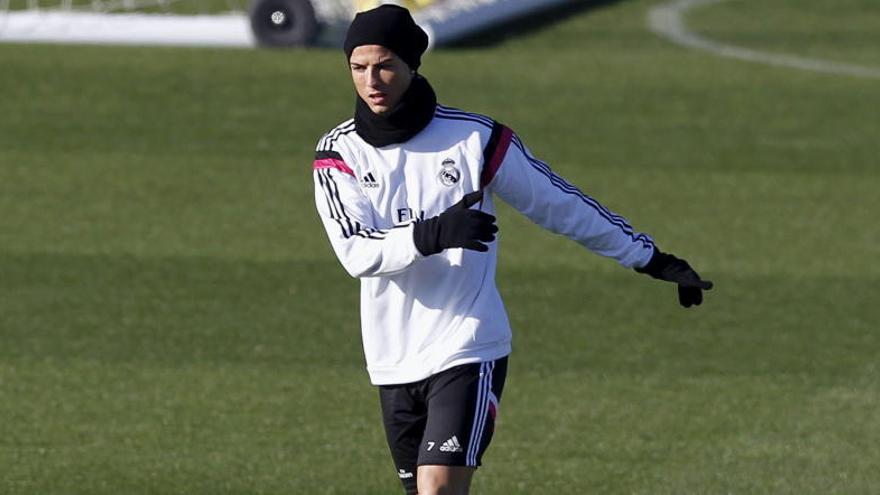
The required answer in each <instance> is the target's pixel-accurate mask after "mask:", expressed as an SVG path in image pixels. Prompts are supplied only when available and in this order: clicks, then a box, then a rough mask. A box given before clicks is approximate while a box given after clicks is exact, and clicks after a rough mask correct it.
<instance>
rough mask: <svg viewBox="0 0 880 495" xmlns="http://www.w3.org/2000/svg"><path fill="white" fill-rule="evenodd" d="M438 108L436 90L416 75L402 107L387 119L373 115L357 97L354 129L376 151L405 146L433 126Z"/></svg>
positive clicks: (398, 107)
mask: <svg viewBox="0 0 880 495" xmlns="http://www.w3.org/2000/svg"><path fill="white" fill-rule="evenodd" d="M436 108H437V95H436V94H434V89H433V88H431V85H430V84H429V83H428V80H427V79H425V78H424V77H422V76H420V75H418V74H417V75H416V76H415V77H414V78H413V80H412V82H411V83H410V85H409V88H408V89H407V90H406V92H405V93H404V94H403V97H402V98H401V99H400V103H398V104H397V106H396V107H395V108H394V109H393V110H391V111H390V112H388V113H387V114H385V115H378V114H375V113H373V111H372V110H370V106H369V105H367V102H365V101H364V100H362V99H361V98H360V96H358V97H357V103H356V104H355V110H354V126H355V130H356V131H357V133H358V135H359V136H360V137H361V138H363V140H364V141H366V142H367V143H369V144H370V145H372V146H375V147H377V148H381V147H383V146H388V145H390V144H398V143H404V142H406V141H409V140H410V139H412V138H413V137H414V136H415V135H416V134H418V133H419V132H421V130H422V129H424V128H425V127H426V126H427V125H428V123H429V122H431V119H433V118H434V110H435V109H436Z"/></svg>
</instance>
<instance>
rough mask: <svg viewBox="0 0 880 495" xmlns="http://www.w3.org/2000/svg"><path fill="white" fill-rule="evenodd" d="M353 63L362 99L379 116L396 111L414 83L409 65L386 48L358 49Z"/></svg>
mask: <svg viewBox="0 0 880 495" xmlns="http://www.w3.org/2000/svg"><path fill="white" fill-rule="evenodd" d="M349 64H350V66H351V78H352V80H353V81H354V87H355V89H357V93H358V96H360V97H361V99H362V100H364V101H365V102H367V105H369V107H370V110H372V111H373V113H376V114H379V115H382V114H384V113H386V112H389V111H391V110H393V109H394V107H396V106H397V104H398V103H400V99H401V98H402V97H403V93H405V92H406V90H407V89H408V88H409V83H410V82H412V78H413V74H412V70H411V69H410V68H409V66H408V65H406V62H404V61H403V60H402V59H401V58H400V57H398V56H397V55H395V54H394V52H392V51H391V50H389V49H387V48H385V47H384V46H380V45H361V46H359V47H357V48H355V49H354V51H352V52H351V59H349Z"/></svg>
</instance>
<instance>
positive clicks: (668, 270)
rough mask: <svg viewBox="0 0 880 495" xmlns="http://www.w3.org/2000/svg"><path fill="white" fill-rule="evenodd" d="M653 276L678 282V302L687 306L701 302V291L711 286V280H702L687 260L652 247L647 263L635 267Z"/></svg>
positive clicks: (640, 271) (638, 270)
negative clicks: (649, 259)
mask: <svg viewBox="0 0 880 495" xmlns="http://www.w3.org/2000/svg"><path fill="white" fill-rule="evenodd" d="M636 271H637V272H639V273H646V274H648V275H650V276H652V277H654V278H657V279H660V280H665V281H667V282H674V283H676V284H678V302H680V303H681V305H682V306H684V307H686V308H689V307H691V306H699V305H700V303H701V302H703V291H704V290H709V289H711V288H712V282H710V281H708V280H702V279H701V278H700V276H699V275H698V274H697V272H695V271H694V269H693V268H691V265H688V262H687V261H685V260H682V259H679V258H676V257H675V256H673V255H671V254H667V253H661V252H660V250H659V249H657V248H656V247H655V248H654V255H653V256H651V261H649V262H648V264H647V265H645V266H643V267H641V268H636Z"/></svg>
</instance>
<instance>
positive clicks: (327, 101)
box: [0, 0, 880, 495]
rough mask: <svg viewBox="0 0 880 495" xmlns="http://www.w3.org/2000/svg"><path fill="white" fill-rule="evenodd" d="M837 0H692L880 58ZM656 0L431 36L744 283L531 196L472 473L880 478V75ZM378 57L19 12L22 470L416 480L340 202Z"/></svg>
mask: <svg viewBox="0 0 880 495" xmlns="http://www.w3.org/2000/svg"><path fill="white" fill-rule="evenodd" d="M824 3H825V2H820V1H819V0H809V1H806V0H805V1H802V2H800V1H799V2H791V1H779V2H772V5H775V7H772V6H771V3H770V2H758V1H757V0H748V1H746V0H737V1H735V2H731V3H730V4H729V6H728V5H718V6H714V7H706V8H705V9H701V10H700V11H698V12H696V13H695V14H694V15H693V16H691V17H689V20H690V23H691V26H692V27H693V29H694V30H695V31H698V32H700V33H701V34H702V35H704V36H711V35H712V29H710V28H712V26H713V25H715V24H713V23H716V24H717V23H718V20H719V19H721V17H719V16H720V15H721V13H723V12H727V11H728V10H725V9H730V8H733V7H734V6H735V7H736V8H737V9H739V15H736V16H731V17H730V18H729V21H728V22H726V23H724V24H723V26H720V25H719V27H723V29H719V31H718V36H716V38H718V39H722V40H726V41H736V40H737V39H741V38H749V39H750V41H749V47H750V48H761V45H762V43H763V41H764V40H766V41H767V43H768V44H767V48H768V50H769V49H772V50H775V51H779V50H780V48H781V47H784V50H783V51H786V52H791V53H795V54H801V55H816V54H817V53H820V54H822V55H823V56H824V57H826V58H833V59H838V60H842V61H848V62H860V63H863V64H870V63H871V62H872V60H873V62H874V65H875V66H876V65H878V63H877V62H878V60H877V58H876V52H871V51H870V50H869V49H868V48H867V47H869V46H880V31H878V30H876V29H874V30H867V29H866V30H863V31H859V33H857V34H853V35H852V36H851V37H849V34H847V35H846V36H847V38H846V39H849V40H851V43H850V42H848V43H845V44H836V43H835V42H834V40H833V38H828V37H823V36H820V37H819V38H817V39H813V40H811V42H810V43H809V44H808V45H804V50H803V51H801V52H798V51H797V50H798V48H799V47H800V46H801V45H800V44H799V43H796V42H795V41H796V39H797V38H798V37H804V36H808V35H809V33H810V32H812V31H811V30H812V28H809V29H807V28H806V27H804V26H805V25H804V24H798V22H799V21H798V20H799V19H801V20H802V19H804V18H806V17H809V22H810V23H811V24H810V26H817V27H816V29H818V30H819V31H821V29H820V26H822V25H825V24H824V23H825V22H827V23H828V24H827V26H828V29H829V30H836V29H843V27H846V26H850V25H859V26H864V25H865V24H866V23H867V22H868V21H864V20H863V19H862V16H861V14H860V11H861V9H860V8H841V9H839V10H836V9H828V8H821V5H823V4H824ZM656 4H658V2H655V1H648V0H632V1H623V2H618V3H614V4H611V5H608V6H605V7H602V8H599V9H594V10H585V11H583V12H582V13H579V14H578V15H574V16H572V17H571V18H568V19H566V20H564V21H561V22H559V23H558V24H555V25H552V26H549V27H547V28H545V29H541V30H538V31H535V32H530V33H529V34H528V36H526V37H523V38H519V39H514V40H510V41H507V42H504V43H502V44H501V45H498V46H493V47H489V48H470V49H456V50H446V51H438V52H435V53H432V54H430V55H428V56H427V57H426V58H425V64H424V66H423V72H424V73H425V74H426V75H427V76H428V77H429V79H430V80H431V81H432V83H433V84H434V86H435V88H436V90H437V91H438V93H439V95H440V100H441V101H442V102H443V103H446V104H448V105H452V106H458V107H463V108H466V109H469V110H472V111H479V112H483V113H487V114H490V115H492V116H495V117H496V118H498V119H499V120H501V121H503V122H505V123H507V124H508V125H510V126H511V127H513V128H514V129H515V130H517V131H518V133H519V134H520V135H521V136H522V137H523V139H524V140H525V142H526V143H527V144H529V146H530V147H531V148H532V149H533V151H535V153H536V154H538V155H539V156H540V157H542V158H543V159H545V160H546V161H548V162H549V163H550V164H551V165H553V167H554V168H555V169H556V171H557V172H559V173H560V174H561V175H563V176H565V177H567V178H568V179H569V180H570V181H571V182H574V183H576V184H578V185H580V186H582V188H583V189H584V190H585V191H587V192H588V193H589V194H591V195H592V196H594V197H597V198H598V199H600V200H601V201H603V202H604V203H605V204H606V205H608V206H609V207H611V208H612V209H614V210H615V211H617V212H618V213H621V214H623V215H624V216H626V217H627V218H628V219H629V220H630V221H631V222H632V223H633V224H634V225H635V226H636V227H637V228H639V229H641V230H643V231H646V232H649V233H651V234H652V235H653V236H654V237H655V238H656V239H657V241H658V244H659V245H660V246H661V247H663V248H664V249H666V250H669V251H671V252H674V253H676V254H678V255H680V256H683V257H686V258H687V259H688V260H689V261H691V262H692V264H693V265H694V266H695V267H697V268H698V269H699V270H700V271H701V273H702V274H703V275H704V276H705V277H706V278H709V279H712V280H714V281H715V283H716V289H715V290H714V291H712V292H711V293H709V294H708V297H707V301H706V303H705V304H704V305H703V306H701V307H700V308H698V309H696V310H684V309H682V308H680V307H678V305H677V301H676V296H675V289H674V288H673V287H672V286H669V285H664V284H661V283H659V282H655V281H653V280H651V279H648V278H646V277H644V276H640V275H638V274H635V273H632V272H629V271H627V270H624V269H621V268H620V267H618V266H617V265H616V264H614V263H613V262H611V261H609V260H605V259H602V258H599V257H597V256H594V255H592V254H590V253H588V252H585V251H583V249H581V248H580V247H579V246H577V245H575V244H574V243H572V242H570V241H567V240H565V239H562V238H559V237H557V236H554V235H552V234H549V233H546V232H544V231H542V230H540V229H538V228H537V227H535V226H533V225H531V224H530V223H529V222H528V221H527V220H526V219H524V218H523V217H521V216H519V215H518V214H517V213H516V212H514V211H512V210H510V209H502V211H501V214H500V228H501V232H502V236H503V239H502V241H501V260H500V269H499V274H498V279H499V280H498V283H499V286H500V287H501V290H502V293H503V295H504V297H505V299H506V302H507V306H508V311H509V313H510V317H511V320H512V323H513V325H514V332H515V334H514V354H513V355H512V357H511V369H510V373H509V376H508V382H507V387H506V389H505V394H504V401H503V404H502V407H501V412H500V418H499V424H498V427H497V432H496V437H495V441H494V442H493V445H492V447H491V448H490V450H489V452H488V453H487V454H486V456H485V458H484V463H485V464H484V468H483V469H481V470H480V472H479V473H478V475H477V477H476V479H475V484H474V490H473V493H475V494H481V495H482V494H497V495H506V494H585V493H597V494H644V495H654V494H670V495H671V494H728V493H730V494H798V495H803V494H817V495H818V494H821V495H827V494H846V495H852V494H876V493H878V491H880V471H878V470H877V466H878V465H880V442H878V439H880V414H878V410H880V364H878V363H880V332H878V324H880V306H878V301H880V283H878V282H880V263H877V260H878V259H880V224H878V222H877V218H876V217H877V214H878V213H880V194H878V193H877V190H878V186H880V180H878V179H880V172H878V168H877V167H878V162H877V156H880V141H878V140H877V136H878V135H880V119H878V112H877V109H878V108H880V85H878V84H877V81H876V80H869V79H858V78H854V77H847V76H834V75H822V74H814V73H809V72H800V71H796V70H791V69H784V68H777V67H768V66H762V65H757V64H749V63H744V62H739V61H735V60H730V59H722V58H717V57H714V56H713V55H711V54H707V53H702V52H697V51H691V50H686V49H683V48H679V47H676V46H674V45H671V44H669V43H668V42H666V41H664V40H662V39H659V38H657V37H656V36H655V35H653V34H651V33H650V32H649V31H648V30H647V29H646V27H645V14H646V11H647V9H648V8H649V7H651V6H653V5H656ZM857 4H858V5H861V6H864V7H865V8H866V9H870V7H871V5H870V3H869V2H861V3H858V2H854V1H850V2H847V5H857ZM716 9H718V10H716ZM751 9H754V10H751ZM811 9H816V10H815V11H816V12H818V13H820V14H821V15H819V14H816V15H815V16H808V15H807V14H804V12H809V11H811ZM795 10H797V11H798V12H800V13H798V14H796V13H795ZM749 12H763V13H766V12H771V13H772V15H773V16H774V18H776V19H789V18H790V19H794V20H793V21H792V22H793V23H794V24H792V26H793V27H792V31H797V32H796V33H794V32H792V33H791V34H792V38H791V39H788V38H786V37H785V36H787V34H788V33H787V32H774V33H769V32H768V33H764V34H761V33H760V30H761V29H763V28H765V27H766V26H765V25H763V24H757V25H756V24H752V23H751V18H752V16H750V15H748V13H749ZM875 13H876V12H875ZM789 14H791V17H789ZM761 15H763V14H761ZM768 15H769V14H768ZM703 19H705V21H706V23H705V24H700V22H701V21H702V20H703ZM797 26H801V27H803V29H795V27H797ZM869 53H870V55H869ZM871 57H873V59H871ZM346 78H347V75H346V71H345V65H344V62H343V59H342V56H341V55H340V54H339V53H337V52H335V51H323V50H316V51H302V50H294V51H249V50H211V49H170V48H119V47H71V46H38V45H33V46H28V45H0V218H2V220H0V493H3V494H7V493H8V494H15V495H19V494H26V495H32V494H33V495H37V494H40V495H46V494H51V495H60V494H88V495H97V494H106V495H119V494H127V495H137V494H158V495H170V494H181V495H183V494H187V495H190V494H211V495H214V494H303V495H312V494H356V495H361V494H375V495H380V494H394V493H398V490H399V488H398V480H397V478H396V476H395V471H394V468H393V466H392V465H391V462H390V459H389V456H388V453H387V447H386V445H385V443H384V436H383V433H382V430H381V426H380V418H379V412H378V400H377V394H376V392H375V390H374V389H373V388H372V387H371V386H370V385H369V381H368V378H367V375H366V372H365V371H364V369H363V356H362V353H361V348H360V335H359V326H358V318H357V300H358V283H357V282H356V281H355V280H352V279H350V278H349V277H348V276H347V275H346V274H345V273H344V271H343V270H342V268H341V266H340V265H339V264H338V262H337V261H336V259H335V258H334V256H333V253H332V251H331V249H330V246H329V243H328V242H327V240H326V238H325V236H324V232H323V230H322V228H321V226H320V224H319V222H318V219H317V215H316V213H315V210H314V206H313V196H312V195H313V192H312V179H311V159H312V155H313V152H312V149H313V148H314V145H315V143H316V142H317V140H318V138H319V137H320V136H321V134H322V133H323V132H324V131H325V130H327V129H329V128H330V127H332V126H334V125H335V124H336V123H338V122H340V121H342V120H344V119H346V118H347V117H348V115H349V114H350V113H351V110H352V104H353V98H354V95H353V91H352V89H351V87H350V82H349V81H348V80H347V79H346Z"/></svg>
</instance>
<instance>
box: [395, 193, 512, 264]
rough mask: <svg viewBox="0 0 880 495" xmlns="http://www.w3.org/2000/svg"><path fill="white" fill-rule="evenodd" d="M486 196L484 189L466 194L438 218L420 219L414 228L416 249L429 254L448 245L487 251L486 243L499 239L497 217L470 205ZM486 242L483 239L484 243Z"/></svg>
mask: <svg viewBox="0 0 880 495" xmlns="http://www.w3.org/2000/svg"><path fill="white" fill-rule="evenodd" d="M482 199H483V191H475V192H472V193H470V194H466V195H465V196H464V198H462V200H461V201H459V202H458V203H455V204H454V205H452V206H450V207H449V209H447V210H446V211H444V212H443V213H441V214H440V215H438V216H436V217H431V218H429V219H427V220H423V221H421V222H418V223H416V224H415V226H414V227H413V240H414V241H415V243H416V249H418V250H419V252H420V253H422V254H423V255H425V256H429V255H432V254H437V253H439V252H440V251H443V250H444V249H447V248H459V247H460V248H465V249H472V250H474V251H480V252H486V251H488V250H489V246H487V245H485V244H483V242H492V241H494V240H495V232H498V227H497V226H496V225H495V217H493V216H492V215H490V214H488V213H485V212H482V211H479V210H471V209H470V207H471V206H473V205H475V204H477V203H478V202H479V201H480V200H482ZM480 241H483V242H480Z"/></svg>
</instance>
